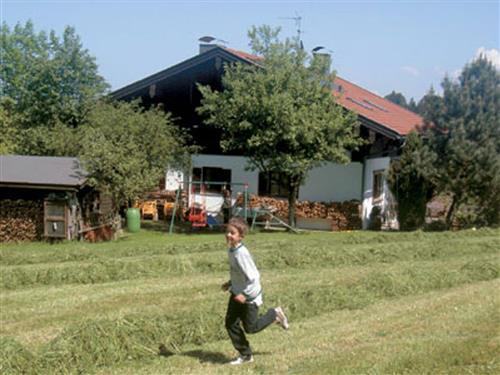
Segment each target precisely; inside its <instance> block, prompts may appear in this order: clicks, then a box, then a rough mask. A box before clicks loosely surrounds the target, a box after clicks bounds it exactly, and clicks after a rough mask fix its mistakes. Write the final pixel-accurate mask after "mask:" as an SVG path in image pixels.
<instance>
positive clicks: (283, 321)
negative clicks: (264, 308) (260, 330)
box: [274, 307, 289, 329]
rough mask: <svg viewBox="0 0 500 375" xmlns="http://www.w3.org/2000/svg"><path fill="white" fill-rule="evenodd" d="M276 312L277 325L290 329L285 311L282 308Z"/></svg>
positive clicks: (276, 309)
mask: <svg viewBox="0 0 500 375" xmlns="http://www.w3.org/2000/svg"><path fill="white" fill-rule="evenodd" d="M274 311H276V320H277V323H278V324H279V325H280V326H281V327H283V329H288V327H289V325H288V318H287V317H286V315H285V313H284V311H283V309H282V308H281V307H276V308H275V309H274Z"/></svg>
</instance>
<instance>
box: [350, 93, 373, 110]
mask: <svg viewBox="0 0 500 375" xmlns="http://www.w3.org/2000/svg"><path fill="white" fill-rule="evenodd" d="M346 99H347V100H350V101H351V102H353V103H355V104H357V105H359V106H360V107H363V108H366V109H369V110H370V111H373V107H371V106H369V105H367V104H365V103H362V102H360V101H358V100H356V99H354V98H351V97H350V96H348V97H347V98H346Z"/></svg>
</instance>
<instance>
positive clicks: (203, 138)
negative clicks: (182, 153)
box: [112, 44, 423, 228]
mask: <svg viewBox="0 0 500 375" xmlns="http://www.w3.org/2000/svg"><path fill="white" fill-rule="evenodd" d="M259 60H260V58H259V57H258V56H254V55H250V54H248V53H245V52H241V51H236V50H233V49H230V48H227V47H223V46H220V45H215V44H201V45H200V52H199V54H198V55H196V56H194V57H192V58H190V59H187V60H185V61H183V62H180V63H179V64H177V65H174V66H172V67H169V68H167V69H165V70H162V71H160V72H158V73H156V74H153V75H151V76H148V77H146V78H144V79H141V80H139V81H137V82H134V83H132V84H129V85H127V86H125V87H123V88H121V89H119V90H116V91H115V92H113V93H112V96H113V97H114V98H115V99H118V100H127V101H128V100H133V99H140V100H141V102H142V103H143V105H144V106H146V107H149V106H151V105H156V104H162V105H163V106H164V108H165V110H166V111H169V112H172V113H173V115H174V116H175V117H177V118H179V119H180V123H179V125H180V126H181V127H182V128H184V129H185V130H186V131H187V132H188V133H189V134H190V135H191V137H192V139H193V142H194V143H195V144H197V145H199V146H201V147H202V151H201V153H200V154H197V155H193V157H192V162H193V163H192V164H193V169H192V170H191V171H189V172H188V176H186V177H187V179H191V180H197V181H201V182H203V183H208V184H209V183H210V182H211V181H227V182H228V183H230V182H232V183H235V182H236V183H246V184H247V188H248V192H249V193H251V194H259V195H266V196H285V195H286V185H285V184H284V183H283V181H282V179H281V177H280V174H279V173H271V174H269V173H262V172H259V171H247V170H245V165H246V158H245V157H244V155H228V154H224V153H223V152H222V151H221V149H220V146H219V139H220V130H219V129H214V128H212V127H208V126H206V125H205V124H204V123H203V120H202V119H201V118H200V117H199V116H198V114H197V113H196V110H195V109H196V107H198V106H199V104H200V100H201V94H200V92H199V91H198V89H197V86H196V85H197V84H198V83H199V84H202V85H210V86H211V87H212V88H213V89H216V90H221V89H222V84H221V77H222V75H223V71H224V64H225V63H233V62H240V63H245V64H257V63H258V62H259ZM332 95H335V96H336V97H337V100H338V103H340V105H342V106H343V107H344V108H346V109H347V110H350V111H353V112H355V113H357V114H358V119H359V121H360V136H361V137H362V138H363V139H365V140H367V144H366V145H365V146H363V147H361V149H360V150H358V151H356V152H352V153H351V163H349V164H347V165H339V164H336V163H327V164H326V165H324V166H322V167H319V168H316V169H314V170H312V171H311V172H310V173H309V175H308V179H307V181H306V182H305V184H304V185H303V186H301V187H300V191H299V197H298V199H299V200H308V201H336V202H341V201H346V200H359V201H361V202H362V210H361V211H362V213H361V215H362V223H363V224H362V225H363V228H367V227H368V226H369V223H370V214H371V212H372V208H373V207H375V206H378V207H379V208H380V211H381V212H382V221H383V224H384V225H385V227H397V220H396V218H395V215H394V214H393V212H394V210H393V209H391V208H392V207H393V199H392V197H391V194H390V192H389V191H388V188H387V186H386V183H385V178H384V172H385V171H386V170H387V168H388V167H389V164H390V161H391V159H392V158H394V157H396V156H397V155H398V153H399V151H400V147H401V146H402V144H403V143H404V139H405V136H406V134H408V133H409V132H410V131H411V130H413V129H415V128H416V127H417V126H419V125H422V123H423V120H422V118H421V117H420V116H418V115H416V114H414V113H412V112H410V111H408V110H406V109H404V108H402V107H400V106H398V105H396V104H394V103H392V102H390V101H388V100H386V99H383V98H381V97H380V96H378V95H376V94H374V93H372V92H370V91H368V90H366V89H364V88H362V87H359V86H357V85H355V84H353V83H351V82H349V81H347V80H345V79H343V78H340V77H338V76H337V78H336V80H335V82H334V85H333V87H332ZM182 178H184V177H181V179H182ZM166 180H167V187H170V188H175V186H176V184H175V181H174V182H173V181H172V178H171V173H170V174H167V178H166ZM214 189H215V191H214V193H217V191H216V190H217V188H216V187H214ZM219 189H220V188H219ZM241 189H242V188H240V190H241ZM218 193H220V190H219V191H218ZM214 202H216V201H214ZM216 203H217V202H216ZM220 204H221V201H220V199H219V205H220Z"/></svg>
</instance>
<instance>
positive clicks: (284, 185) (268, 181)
mask: <svg viewBox="0 0 500 375" xmlns="http://www.w3.org/2000/svg"><path fill="white" fill-rule="evenodd" d="M288 186H289V183H288V178H287V177H286V176H285V175H284V174H283V173H280V172H260V173H259V195H267V196H270V197H282V198H288V192H289V188H288ZM297 194H298V192H297Z"/></svg>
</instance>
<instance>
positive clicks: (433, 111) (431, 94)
mask: <svg viewBox="0 0 500 375" xmlns="http://www.w3.org/2000/svg"><path fill="white" fill-rule="evenodd" d="M441 101H442V97H441V96H439V95H438V94H436V91H435V90H434V87H432V86H431V88H430V89H429V91H428V92H427V94H425V95H424V96H423V97H422V99H420V101H419V102H418V105H417V111H416V112H417V113H418V114H419V115H420V116H422V117H423V118H424V119H430V118H432V117H435V116H436V115H437V113H438V112H439V111H440V108H441V106H442V103H441Z"/></svg>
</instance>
